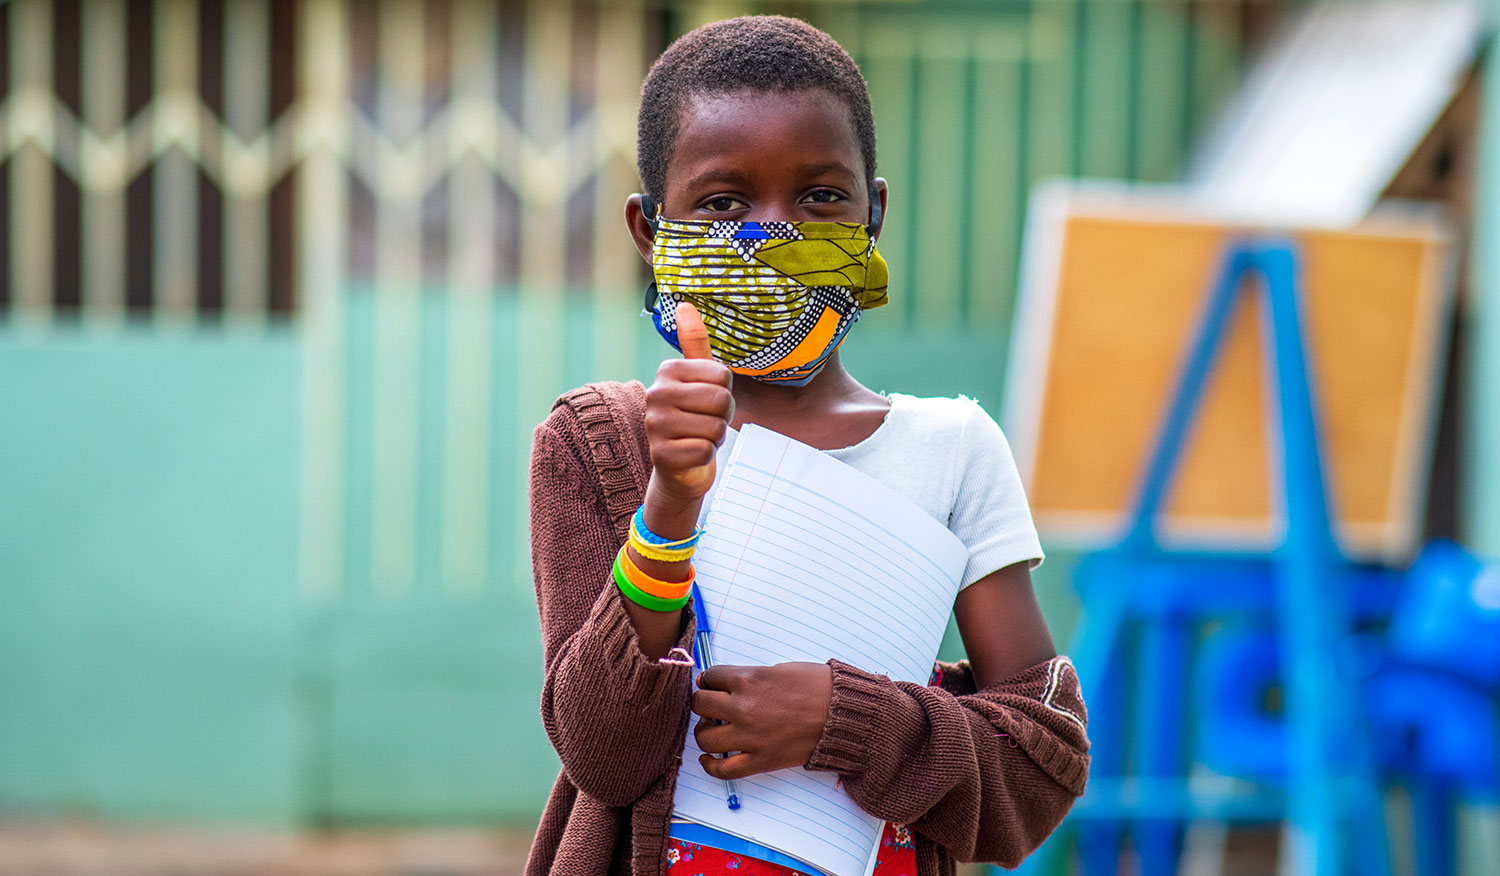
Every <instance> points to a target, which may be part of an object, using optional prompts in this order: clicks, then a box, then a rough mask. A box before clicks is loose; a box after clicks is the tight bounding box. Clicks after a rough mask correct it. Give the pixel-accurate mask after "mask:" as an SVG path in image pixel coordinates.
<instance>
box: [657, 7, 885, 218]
mask: <svg viewBox="0 0 1500 876" xmlns="http://www.w3.org/2000/svg"><path fill="white" fill-rule="evenodd" d="M816 88H821V89H823V90H825V91H827V92H829V93H831V94H832V95H833V96H834V97H835V98H837V99H838V100H839V102H840V103H842V104H844V105H845V106H846V107H848V109H849V117H850V120H851V121H853V123H854V132H855V135H856V136H857V137H858V138H859V149H860V153H861V155H862V156H863V158H864V162H865V179H866V182H867V183H870V184H871V187H872V190H873V182H874V179H875V120H874V117H873V115H872V114H871V112H870V91H869V88H868V87H867V86H866V85H865V78H864V76H863V75H861V74H860V72H859V66H858V65H857V64H855V63H854V59H853V58H851V57H849V53H848V52H846V51H844V48H843V46H840V45H839V44H838V43H837V42H835V41H834V39H833V37H831V36H829V35H828V34H826V33H824V32H823V31H821V30H818V29H817V28H816V27H813V26H812V25H810V24H808V23H807V22H805V21H799V20H798V19H795V18H787V17H785V16H782V15H746V16H743V17H740V18H731V19H728V20H726V21H717V22H714V23H712V24H705V25H704V26H702V27H700V28H698V29H697V30H693V31H689V32H688V33H686V34H683V35H682V36H681V37H678V38H677V40H676V41H675V42H673V43H672V45H670V46H668V47H667V50H666V51H665V52H663V53H662V55H661V57H660V58H657V59H656V63H655V64H653V65H651V72H650V73H647V74H646V82H645V84H644V85H642V86H641V111H640V116H639V119H638V122H637V126H636V165H637V167H638V168H639V170H640V174H641V184H642V186H644V188H645V191H646V194H647V195H649V196H651V197H652V198H653V199H655V200H656V201H657V203H661V202H662V200H663V199H664V198H665V197H666V187H667V186H666V183H667V162H668V161H669V160H670V159H671V157H672V148H673V146H674V145H675V143H676V141H677V131H678V127H679V123H680V121H681V118H682V112H683V110H684V109H685V108H686V107H687V105H688V102H689V101H690V100H691V99H693V98H695V97H702V96H717V95H722V94H729V93H732V92H736V91H742V90H746V89H750V90H755V91H784V92H794V91H806V90H810V89H816ZM872 194H873V191H872Z"/></svg>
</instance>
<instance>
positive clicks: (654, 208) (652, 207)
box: [641, 195, 661, 234]
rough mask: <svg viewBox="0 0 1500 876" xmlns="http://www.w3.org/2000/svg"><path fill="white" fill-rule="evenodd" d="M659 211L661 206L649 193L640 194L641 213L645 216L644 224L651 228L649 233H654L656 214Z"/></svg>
mask: <svg viewBox="0 0 1500 876" xmlns="http://www.w3.org/2000/svg"><path fill="white" fill-rule="evenodd" d="M660 212H661V207H660V206H658V205H657V203H656V202H655V201H653V200H651V196H650V195H641V215H642V216H645V217H646V225H648V226H649V227H650V228H651V233H652V234H655V233H656V214H658V213H660Z"/></svg>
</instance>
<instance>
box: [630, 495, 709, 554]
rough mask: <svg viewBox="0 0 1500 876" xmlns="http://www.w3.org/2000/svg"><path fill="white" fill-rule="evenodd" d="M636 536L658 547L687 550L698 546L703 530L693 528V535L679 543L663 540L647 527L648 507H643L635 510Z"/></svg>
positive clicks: (680, 540) (678, 541)
mask: <svg viewBox="0 0 1500 876" xmlns="http://www.w3.org/2000/svg"><path fill="white" fill-rule="evenodd" d="M635 534H636V535H638V536H640V537H641V540H642V541H644V542H647V543H648V544H654V545H656V546H657V547H664V548H683V549H686V548H691V547H696V546H697V545H698V539H700V538H702V537H703V530H701V529H699V528H697V527H696V526H695V527H693V534H692V535H690V536H688V537H687V538H684V539H679V540H677V541H673V540H672V539H669V538H663V537H661V536H659V535H657V534H656V533H654V532H652V531H651V530H650V529H648V528H647V527H646V506H645V505H642V506H641V507H639V508H637V509H635Z"/></svg>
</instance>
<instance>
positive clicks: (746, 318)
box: [648, 219, 889, 386]
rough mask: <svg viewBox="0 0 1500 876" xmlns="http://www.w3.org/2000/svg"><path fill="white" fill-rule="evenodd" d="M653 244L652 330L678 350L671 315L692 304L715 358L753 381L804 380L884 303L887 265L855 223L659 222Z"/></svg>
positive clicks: (867, 233)
mask: <svg viewBox="0 0 1500 876" xmlns="http://www.w3.org/2000/svg"><path fill="white" fill-rule="evenodd" d="M653 246H654V254H653V258H652V265H651V268H652V272H653V273H654V274H655V278H656V282H655V283H654V284H653V286H654V289H655V300H654V301H653V302H651V303H650V305H649V310H648V312H649V313H650V315H651V320H652V322H653V323H655V325H656V330H657V331H658V332H660V333H661V336H662V337H663V338H666V340H667V343H669V344H671V345H672V346H673V347H676V348H678V349H679V350H680V349H681V347H680V345H679V344H678V342H677V325H676V322H675V319H674V314H675V312H676V310H677V305H678V304H679V303H680V302H683V301H686V302H689V303H690V304H692V305H693V306H694V307H696V308H697V309H698V312H699V313H700V314H702V316H703V324H704V326H705V327H706V328H707V329H708V339H709V344H710V345H711V346H712V347H713V351H714V357H715V358H716V359H718V360H719V361H720V362H722V363H724V364H725V365H726V366H728V367H729V369H730V370H731V371H733V372H735V373H736V374H743V375H746V376H747V377H753V378H755V379H757V380H764V381H767V382H771V383H781V384H786V385H791V386H800V385H802V384H805V383H807V382H808V381H809V380H811V379H812V378H813V377H814V376H816V375H817V373H818V372H819V371H821V370H822V369H823V366H824V364H826V362H827V361H828V357H829V356H830V355H831V354H832V353H833V351H834V350H836V349H838V345H839V344H840V343H841V342H842V341H843V339H844V335H845V334H847V333H848V331H849V328H850V326H852V325H854V323H855V321H856V320H858V319H859V315H860V312H861V311H862V310H865V309H867V308H871V307H879V306H880V305H882V304H884V303H886V286H887V284H888V282H889V271H888V269H887V268H886V264H885V259H883V258H881V256H880V253H878V252H876V251H875V240H874V238H872V237H871V235H870V230H869V228H868V227H866V226H864V225H860V224H857V223H852V222H729V221H723V220H683V221H673V220H670V219H657V221H656V235H655V240H654V244H653Z"/></svg>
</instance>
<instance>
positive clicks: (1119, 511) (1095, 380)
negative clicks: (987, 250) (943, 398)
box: [1006, 186, 1451, 558]
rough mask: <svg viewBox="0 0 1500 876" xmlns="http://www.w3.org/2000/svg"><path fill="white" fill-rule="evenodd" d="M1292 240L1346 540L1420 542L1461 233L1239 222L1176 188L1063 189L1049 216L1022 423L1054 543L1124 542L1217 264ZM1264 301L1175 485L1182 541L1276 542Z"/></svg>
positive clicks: (1041, 233)
mask: <svg viewBox="0 0 1500 876" xmlns="http://www.w3.org/2000/svg"><path fill="white" fill-rule="evenodd" d="M1272 233H1277V234H1285V235H1287V236H1288V237H1289V238H1290V239H1291V240H1292V241H1293V242H1294V245H1295V246H1296V248H1297V251H1298V254H1299V263H1300V271H1301V277H1302V284H1303V289H1304V298H1303V301H1304V314H1305V317H1304V319H1305V331H1306V332H1307V333H1308V336H1309V346H1310V360H1311V370H1312V374H1313V382H1314V386H1313V394H1314V404H1315V405H1317V407H1318V416H1319V418H1320V429H1321V440H1322V443H1323V446H1324V451H1325V458H1326V459H1327V470H1328V472H1329V475H1328V477H1329V479H1330V481H1331V500H1332V507H1333V509H1334V512H1335V515H1336V518H1337V527H1336V528H1337V530H1338V535H1339V536H1340V540H1341V543H1342V544H1343V546H1344V547H1345V549H1346V550H1347V551H1348V552H1349V553H1350V554H1351V555H1355V556H1360V557H1383V558H1398V557H1400V556H1403V555H1405V554H1406V553H1407V552H1408V551H1409V550H1410V549H1411V547H1412V546H1413V543H1414V541H1415V539H1416V537H1417V536H1418V534H1419V530H1420V520H1419V519H1418V516H1417V515H1418V513H1419V510H1420V505H1421V500H1422V497H1423V492H1424V490H1425V480H1424V477H1423V475H1424V473H1425V471H1426V469H1427V462H1428V460H1427V454H1428V452H1429V448H1430V446H1431V432H1432V414H1433V411H1434V409H1435V403H1436V396H1437V393H1436V389H1437V386H1436V381H1437V377H1438V367H1439V363H1440V361H1441V353H1442V350H1441V340H1442V338H1443V337H1444V332H1443V331H1442V326H1443V323H1444V321H1445V320H1446V319H1447V315H1448V310H1449V305H1450V298H1451V295H1450V283H1449V276H1448V273H1447V270H1446V266H1447V261H1448V259H1447V251H1448V239H1447V235H1446V233H1445V232H1444V229H1443V226H1442V224H1441V223H1440V222H1439V221H1438V219H1437V218H1436V217H1434V216H1430V215H1426V214H1421V215H1419V214H1416V213H1409V212H1408V213H1404V214H1403V215H1401V216H1400V217H1391V216H1387V217H1385V218H1383V219H1376V220H1371V221H1370V222H1368V223H1366V224H1365V225H1363V226H1361V227H1359V228H1357V229H1352V230H1337V229H1330V228H1304V229H1298V230H1295V231H1290V232H1285V231H1282V232H1273V231H1272V230H1269V229H1256V228H1247V227H1243V226H1237V225H1235V224H1234V223H1232V222H1229V221H1227V220H1225V219H1224V218H1223V217H1220V216H1214V215H1210V214H1208V213H1206V212H1205V211H1203V210H1202V209H1195V208H1191V207H1189V206H1187V205H1186V204H1185V203H1184V202H1179V201H1174V199H1173V198H1172V197H1171V196H1170V195H1169V194H1167V193H1164V192H1162V191H1155V192H1142V191H1140V190H1137V191H1136V192H1135V193H1134V194H1130V193H1126V192H1123V191H1118V190H1115V191H1111V190H1108V189H1105V188H1103V187H1086V186H1085V187H1067V188H1064V187H1052V188H1049V189H1045V190H1043V191H1042V192H1041V193H1040V194H1039V195H1038V198H1037V201H1036V202H1035V203H1034V205H1033V216H1032V224H1031V227H1030V229H1029V232H1028V244H1027V259H1028V262H1027V267H1026V269H1025V272H1024V276H1023V278H1022V290H1021V294H1022V296H1023V297H1022V302H1021V308H1022V310H1021V312H1020V313H1019V314H1018V320H1017V324H1016V332H1017V336H1016V338H1015V340H1014V342H1013V343H1014V349H1015V355H1014V357H1013V359H1012V367H1011V369H1010V371H1011V373H1010V375H1009V381H1010V387H1009V392H1008V409H1007V414H1006V425H1007V432H1008V433H1009V434H1010V436H1011V440H1012V442H1013V443H1014V444H1015V445H1016V454H1017V460H1018V462H1019V463H1020V464H1021V467H1022V475H1023V478H1024V479H1025V481H1026V485H1027V490H1028V495H1029V497H1030V499H1031V502H1032V510H1033V513H1034V514H1035V516H1036V520H1037V524H1038V526H1039V527H1040V528H1041V529H1042V531H1043V534H1044V536H1046V537H1050V538H1054V539H1058V540H1061V541H1064V542H1072V543H1084V544H1100V543H1102V542H1104V541H1106V540H1108V539H1109V538H1111V537H1113V536H1114V535H1116V534H1118V532H1119V531H1120V527H1121V526H1122V525H1123V523H1124V517H1125V513H1126V509H1127V508H1129V507H1130V505H1131V504H1132V502H1133V501H1134V498H1135V495H1136V492H1137V490H1138V487H1139V483H1140V479H1141V477H1142V475H1143V472H1144V469H1145V464H1146V459H1147V455H1148V454H1149V452H1150V450H1151V447H1152V445H1153V444H1154V442H1155V440H1156V437H1157V432H1158V429H1159V424H1160V423H1161V421H1162V419H1163V418H1164V416H1165V414H1166V406H1167V404H1168V401H1169V398H1170V394H1171V392H1172V390H1173V388H1174V387H1175V384H1176V381H1177V378H1178V375H1179V372H1180V369H1181V368H1182V366H1183V362H1184V361H1185V358H1186V354H1187V348H1188V345H1189V343H1190V341H1191V339H1192V336H1193V333H1194V331H1195V330H1196V327H1197V325H1198V322H1199V319H1200V316H1201V310H1202V307H1203V304H1204V300H1205V296H1206V295H1207V292H1208V289H1209V287H1210V286H1211V284H1212V283H1213V280H1214V277H1215V275H1216V274H1217V271H1218V267H1219V261H1220V258H1221V254H1222V253H1223V251H1224V249H1225V247H1226V246H1227V245H1228V244H1229V242H1230V241H1231V240H1233V239H1235V238H1236V237H1237V236H1241V235H1268V234H1272ZM1262 310H1263V308H1262V306H1261V302H1260V299H1259V297H1258V296H1252V295H1246V296H1244V297H1242V298H1241V300H1240V302H1239V304H1238V306H1237V309H1236V311H1235V314H1234V317H1233V318H1232V322H1231V325H1230V329H1229V334H1228V337H1227V339H1226V342H1225V346H1224V347H1223V348H1222V349H1221V351H1220V353H1219V357H1218V359H1217V360H1216V363H1215V367H1214V371H1213V373H1212V375H1211V376H1210V378H1209V381H1208V385H1207V389H1206V395H1205V399H1204V402H1203V405H1202V407H1201V408H1200V409H1199V414H1198V417H1197V419H1196V421H1195V423H1194V425H1193V427H1192V433H1191V435H1190V436H1189V439H1188V441H1187V444H1186V445H1185V450H1184V454H1183V458H1182V465H1181V467H1180V469H1179V471H1178V474H1177V477H1176V479H1175V481H1174V483H1173V485H1172V488H1171V490H1170V491H1169V494H1168V503H1167V509H1168V510H1167V515H1166V520H1165V521H1164V522H1163V524H1164V525H1163V526H1162V531H1163V532H1164V534H1165V535H1167V536H1168V538H1169V539H1172V540H1182V541H1191V542H1199V543H1209V544H1221V545H1224V546H1232V547H1259V546H1264V545H1267V544H1270V543H1271V542H1272V541H1274V540H1275V539H1276V536H1277V532H1278V530H1279V523H1278V517H1279V515H1278V514H1276V513H1273V510H1272V509H1273V508H1274V507H1275V506H1276V504H1277V503H1278V501H1279V500H1278V497H1279V490H1276V491H1273V490H1272V489H1271V488H1270V483H1271V480H1272V478H1273V477H1274V476H1275V475H1276V471H1277V463H1276V456H1275V451H1274V449H1273V450H1272V451H1271V452H1268V448H1274V445H1275V442H1277V441H1279V440H1280V439H1279V430H1278V427H1277V426H1276V423H1275V421H1274V420H1270V419H1268V417H1267V414H1266V406H1267V403H1268V386H1269V383H1268V379H1269V376H1270V373H1271V372H1270V371H1269V370H1268V367H1269V363H1268V362H1267V361H1266V359H1265V356H1264V354H1263V346H1264V343H1265V342H1264V340H1263V338H1264V337H1265V322H1264V316H1265V314H1263V313H1262Z"/></svg>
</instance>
